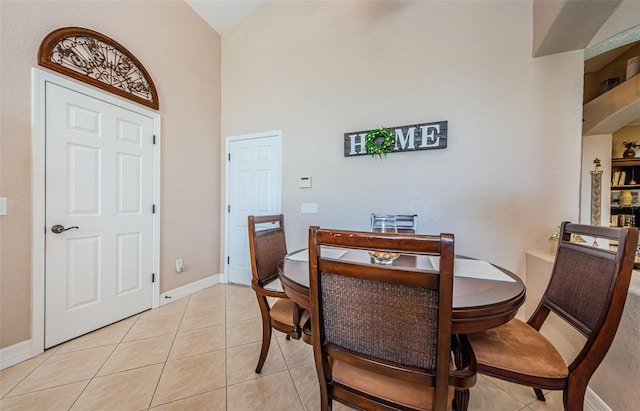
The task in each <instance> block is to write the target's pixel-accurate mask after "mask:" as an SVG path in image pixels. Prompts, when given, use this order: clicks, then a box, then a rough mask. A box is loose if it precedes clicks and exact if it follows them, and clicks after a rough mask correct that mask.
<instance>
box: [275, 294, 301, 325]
mask: <svg viewBox="0 0 640 411" xmlns="http://www.w3.org/2000/svg"><path fill="white" fill-rule="evenodd" d="M297 309H298V306H297V305H296V303H295V302H293V300H290V299H288V298H279V299H278V301H276V302H275V303H274V304H273V305H272V306H271V309H270V311H269V313H270V314H271V318H272V319H273V320H274V321H277V322H279V323H281V324H287V325H290V326H292V327H293V326H294V321H293V318H294V314H295V310H297Z"/></svg>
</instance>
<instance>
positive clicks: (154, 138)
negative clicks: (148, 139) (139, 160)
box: [153, 134, 156, 144]
mask: <svg viewBox="0 0 640 411" xmlns="http://www.w3.org/2000/svg"><path fill="white" fill-rule="evenodd" d="M155 143H156V135H155V134H154V135H153V144H155Z"/></svg>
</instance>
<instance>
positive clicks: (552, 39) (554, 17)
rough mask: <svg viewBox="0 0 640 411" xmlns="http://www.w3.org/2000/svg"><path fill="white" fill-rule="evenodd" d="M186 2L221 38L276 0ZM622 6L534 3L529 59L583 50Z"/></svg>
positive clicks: (576, 0) (602, 0) (582, 1)
mask: <svg viewBox="0 0 640 411" xmlns="http://www.w3.org/2000/svg"><path fill="white" fill-rule="evenodd" d="M185 1H186V2H187V4H189V5H190V6H191V8H193V9H194V10H195V12H196V13H198V14H199V15H200V16H201V17H202V18H203V19H204V20H205V21H206V22H207V23H208V24H209V25H210V26H211V27H212V28H213V29H214V30H215V31H216V32H217V33H218V34H220V35H221V36H222V35H224V34H226V33H228V32H229V31H231V30H232V29H233V28H234V27H235V26H236V25H237V24H239V23H240V22H242V21H243V20H244V19H246V18H247V17H248V16H249V15H251V14H252V13H253V12H255V11H256V10H257V9H258V8H260V7H261V6H263V5H264V4H265V3H266V2H267V1H278V0H185ZM316 1H330V0H316ZM371 1H373V0H371ZM396 1H397V0H396ZM423 1H429V0H423ZM621 2H622V0H533V44H532V55H533V56H534V57H540V56H546V55H549V54H555V53H562V52H565V51H572V50H580V49H584V48H585V47H586V46H587V45H588V44H589V42H590V41H591V39H592V38H593V36H594V35H595V34H596V33H597V32H598V30H599V29H600V27H602V24H603V23H604V22H605V21H606V20H607V19H608V18H609V16H611V14H612V13H613V11H614V10H615V9H616V7H618V6H619V5H620V3H621Z"/></svg>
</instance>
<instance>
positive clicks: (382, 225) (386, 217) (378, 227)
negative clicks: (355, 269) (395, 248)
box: [369, 214, 400, 265]
mask: <svg viewBox="0 0 640 411" xmlns="http://www.w3.org/2000/svg"><path fill="white" fill-rule="evenodd" d="M371 231H373V232H377V233H393V234H397V233H398V226H397V224H396V216H395V215H392V214H372V215H371ZM369 255H370V256H371V258H372V259H373V262H374V263H376V264H383V265H391V264H393V262H394V261H395V259H396V258H398V257H400V254H398V253H392V252H389V251H383V250H375V251H369Z"/></svg>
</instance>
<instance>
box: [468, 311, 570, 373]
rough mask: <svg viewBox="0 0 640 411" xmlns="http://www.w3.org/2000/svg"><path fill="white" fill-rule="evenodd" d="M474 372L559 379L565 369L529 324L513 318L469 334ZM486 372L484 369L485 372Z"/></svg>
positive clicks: (561, 360)
mask: <svg viewBox="0 0 640 411" xmlns="http://www.w3.org/2000/svg"><path fill="white" fill-rule="evenodd" d="M469 340H470V341H471V346H472V347H473V351H474V353H475V355H476V360H477V361H478V368H480V369H482V368H483V367H490V368H491V369H492V370H491V371H493V369H498V370H506V371H509V372H511V373H517V374H521V375H523V376H534V377H540V378H552V379H563V378H566V377H567V376H568V375H569V369H568V368H567V365H566V363H565V361H564V359H563V358H562V356H561V355H560V353H559V352H558V350H556V348H555V347H554V346H553V344H551V342H550V341H549V340H547V339H546V338H545V337H544V336H543V335H542V334H540V333H539V332H538V331H536V330H535V329H534V328H533V327H531V326H530V325H529V324H527V323H525V322H523V321H520V320H518V319H517V318H514V319H513V320H511V321H509V322H508V323H506V324H504V325H501V326H500V327H496V328H492V329H490V330H487V331H484V332H481V333H476V334H469ZM485 370H486V369H485Z"/></svg>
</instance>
